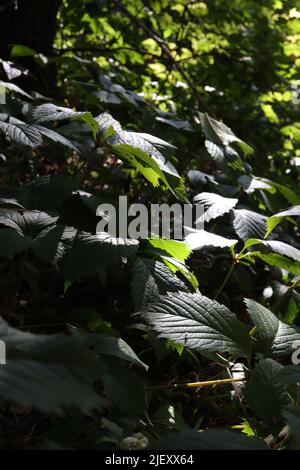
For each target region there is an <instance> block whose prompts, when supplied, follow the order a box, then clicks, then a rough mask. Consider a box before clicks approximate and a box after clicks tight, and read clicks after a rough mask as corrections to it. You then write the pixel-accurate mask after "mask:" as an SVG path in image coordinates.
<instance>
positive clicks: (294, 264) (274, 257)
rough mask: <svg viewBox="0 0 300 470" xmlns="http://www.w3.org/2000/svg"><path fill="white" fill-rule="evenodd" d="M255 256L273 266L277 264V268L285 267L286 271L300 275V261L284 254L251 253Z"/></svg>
mask: <svg viewBox="0 0 300 470" xmlns="http://www.w3.org/2000/svg"><path fill="white" fill-rule="evenodd" d="M251 255H253V256H257V257H258V258H260V259H261V260H262V261H264V262H265V263H267V264H270V265H271V266H276V267H277V268H280V269H284V270H285V271H289V272H291V273H293V274H295V275H296V276H300V264H299V261H291V260H289V259H288V258H285V257H284V256H281V255H279V254H277V253H269V254H263V253H260V252H254V253H251Z"/></svg>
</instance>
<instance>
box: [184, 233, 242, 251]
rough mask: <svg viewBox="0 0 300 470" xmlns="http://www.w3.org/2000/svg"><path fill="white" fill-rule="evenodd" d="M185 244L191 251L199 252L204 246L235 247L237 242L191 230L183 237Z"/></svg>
mask: <svg viewBox="0 0 300 470" xmlns="http://www.w3.org/2000/svg"><path fill="white" fill-rule="evenodd" d="M185 242H186V243H187V244H188V245H189V246H190V247H191V249H192V250H199V249H201V248H203V247H205V246H214V247H219V248H226V247H230V246H233V245H235V244H236V243H237V242H238V240H234V239H230V238H225V237H221V236H220V235H216V234H215V233H211V232H207V231H206V230H193V231H191V233H189V234H188V235H187V236H186V237H185Z"/></svg>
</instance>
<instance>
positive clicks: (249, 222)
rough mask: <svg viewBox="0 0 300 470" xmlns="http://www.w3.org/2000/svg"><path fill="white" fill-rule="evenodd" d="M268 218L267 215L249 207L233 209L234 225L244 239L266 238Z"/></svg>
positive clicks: (237, 232)
mask: <svg viewBox="0 0 300 470" xmlns="http://www.w3.org/2000/svg"><path fill="white" fill-rule="evenodd" d="M266 219H267V218H266V217H265V216H263V215H261V214H259V213H257V212H253V211H249V210H247V209H234V210H233V227H234V230H235V231H236V234H237V235H238V236H239V237H240V238H241V239H242V240H248V238H264V235H265V233H266Z"/></svg>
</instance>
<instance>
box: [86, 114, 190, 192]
mask: <svg viewBox="0 0 300 470" xmlns="http://www.w3.org/2000/svg"><path fill="white" fill-rule="evenodd" d="M95 119H96V120H97V122H98V124H99V130H100V136H101V135H102V138H103V139H104V141H105V143H106V144H107V145H109V146H110V147H111V148H112V150H113V152H114V153H115V154H117V155H118V156H119V157H120V158H121V159H122V160H125V161H126V162H127V163H129V164H130V165H132V166H134V167H135V168H137V169H138V170H139V171H140V172H141V173H142V175H143V176H144V177H145V178H146V179H147V180H148V181H150V183H151V184H152V185H153V186H155V187H157V186H159V181H160V180H161V181H162V182H163V183H164V185H165V187H166V188H168V189H169V190H170V191H172V192H173V193H174V194H175V195H176V197H178V198H179V199H181V200H184V201H187V197H186V194H185V191H184V181H183V179H182V178H181V177H180V176H179V174H178V172H177V170H176V168H175V167H174V165H173V164H172V163H171V162H167V161H166V158H165V157H164V156H163V155H162V153H161V152H160V151H159V150H158V148H157V147H161V143H159V144H158V143H157V142H156V144H154V141H153V139H151V140H152V143H151V142H150V139H149V135H147V134H146V138H145V137H144V136H143V134H139V133H137V132H128V131H124V130H123V129H122V127H121V125H120V123H119V122H118V121H116V120H115V119H113V118H112V116H110V114H108V113H103V114H100V115H99V116H97V117H96V118H95ZM155 145H156V146H155Z"/></svg>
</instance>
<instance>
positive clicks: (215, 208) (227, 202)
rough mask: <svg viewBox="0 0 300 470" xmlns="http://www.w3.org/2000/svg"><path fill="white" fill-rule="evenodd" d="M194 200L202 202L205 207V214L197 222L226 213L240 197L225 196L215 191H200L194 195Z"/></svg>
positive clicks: (207, 220) (206, 220)
mask: <svg viewBox="0 0 300 470" xmlns="http://www.w3.org/2000/svg"><path fill="white" fill-rule="evenodd" d="M194 202H196V203H198V204H199V203H200V204H202V205H203V206H204V208H205V212H204V214H203V215H202V216H201V217H199V218H198V219H197V220H196V222H195V223H199V222H209V221H210V220H212V219H216V218H217V217H220V216H222V215H224V214H226V213H227V212H229V211H230V210H231V209H233V208H234V207H235V206H236V205H237V203H238V199H233V198H228V197H223V196H220V195H219V194H215V193H200V194H197V196H195V197H194Z"/></svg>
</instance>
